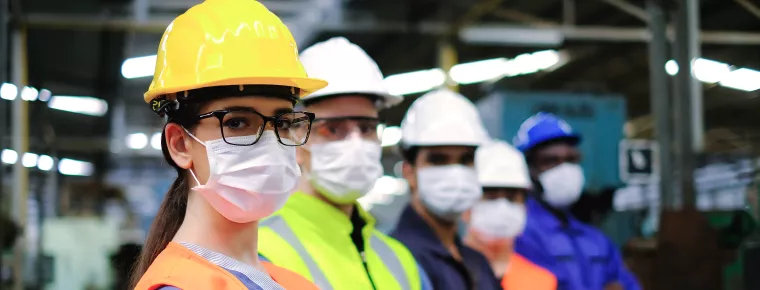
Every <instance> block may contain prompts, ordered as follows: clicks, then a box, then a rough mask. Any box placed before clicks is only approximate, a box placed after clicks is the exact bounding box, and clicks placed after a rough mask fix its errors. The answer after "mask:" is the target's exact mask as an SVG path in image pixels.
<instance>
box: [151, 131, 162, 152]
mask: <svg viewBox="0 0 760 290" xmlns="http://www.w3.org/2000/svg"><path fill="white" fill-rule="evenodd" d="M150 147H153V149H156V150H161V132H156V133H154V134H153V136H151V137H150Z"/></svg>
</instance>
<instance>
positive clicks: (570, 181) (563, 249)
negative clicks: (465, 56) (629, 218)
mask: <svg viewBox="0 0 760 290" xmlns="http://www.w3.org/2000/svg"><path fill="white" fill-rule="evenodd" d="M580 142H581V136H580V134H577V133H576V132H574V131H573V129H572V128H571V127H570V125H568V124H567V122H565V121H564V120H562V119H560V118H558V117H556V116H554V115H552V114H548V113H538V114H536V115H535V116H532V117H530V118H528V119H527V120H525V122H523V124H522V125H521V126H520V129H519V130H518V132H517V136H515V138H514V140H513V143H514V146H515V147H517V148H518V149H519V150H520V151H522V152H523V153H524V154H525V158H526V161H527V163H528V167H529V171H530V176H531V179H532V180H533V183H534V187H533V188H534V192H533V193H532V194H531V196H530V197H529V198H528V200H527V202H526V206H527V208H528V221H527V224H526V227H525V231H524V232H523V235H522V236H520V237H518V238H517V240H516V241H515V250H516V251H517V252H518V253H519V254H520V255H522V256H524V257H526V258H528V259H529V260H531V261H532V262H534V263H536V264H538V265H539V266H542V267H544V268H546V269H548V270H549V271H551V272H552V273H554V275H555V276H556V277H557V282H558V289H563V290H564V289H568V290H613V289H615V290H617V289H625V290H638V289H640V286H639V285H638V282H637V281H636V278H635V277H634V276H633V275H632V274H631V273H630V272H629V271H628V270H627V269H626V267H625V265H624V264H623V261H622V258H621V256H620V252H619V250H618V249H617V248H616V247H615V245H614V244H612V242H611V241H610V240H609V239H607V237H605V236H604V234H603V233H602V232H601V231H599V230H598V229H596V228H594V227H592V226H589V225H586V224H584V223H582V222H580V221H579V220H578V219H576V218H575V217H574V216H572V215H571V214H570V213H569V211H568V208H569V207H570V206H571V205H572V204H573V203H575V202H576V201H577V200H578V199H579V198H580V195H581V192H582V190H583V186H584V183H585V177H584V174H583V169H582V168H581V166H580V162H581V158H582V156H581V153H580V151H579V150H578V144H579V143H580ZM611 157H612V156H611Z"/></svg>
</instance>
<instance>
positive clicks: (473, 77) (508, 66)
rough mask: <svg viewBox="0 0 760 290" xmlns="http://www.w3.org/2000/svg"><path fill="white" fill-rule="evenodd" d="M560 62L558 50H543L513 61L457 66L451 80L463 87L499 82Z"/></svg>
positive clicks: (492, 61) (504, 59) (521, 56)
mask: <svg viewBox="0 0 760 290" xmlns="http://www.w3.org/2000/svg"><path fill="white" fill-rule="evenodd" d="M559 62H560V53H559V52H558V51H556V50H543V51H537V52H534V53H530V54H528V53H526V54H521V55H519V56H517V57H516V58H515V59H513V60H508V59H506V58H495V59H488V60H481V61H476V62H469V63H462V64H458V65H455V66H453V67H452V68H451V70H450V71H449V75H450V76H451V79H453V80H454V81H456V82H457V83H459V84H461V85H467V84H474V83H479V82H484V81H489V80H497V79H500V78H502V77H505V76H517V75H523V74H529V73H535V72H537V71H541V70H546V69H549V68H552V67H553V66H555V65H557V64H558V63H559Z"/></svg>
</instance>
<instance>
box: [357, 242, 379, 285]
mask: <svg viewBox="0 0 760 290" xmlns="http://www.w3.org/2000/svg"><path fill="white" fill-rule="evenodd" d="M359 255H360V256H361V257H362V264H363V265H364V272H365V273H367V279H369V284H370V285H372V289H373V290H377V287H375V281H372V275H370V274H369V266H368V265H367V255H366V254H365V253H364V251H362V252H361V253H359Z"/></svg>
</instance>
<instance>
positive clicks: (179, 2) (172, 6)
mask: <svg viewBox="0 0 760 290" xmlns="http://www.w3.org/2000/svg"><path fill="white" fill-rule="evenodd" d="M150 2H151V3H150V7H155V8H160V9H167V10H177V11H185V10H187V9H189V8H190V7H192V6H194V5H196V4H199V3H200V2H202V1H198V0H152V1H150ZM259 2H260V3H261V4H264V6H266V7H267V9H269V10H270V11H272V12H281V13H291V12H292V13H296V12H301V11H303V10H304V9H305V8H306V7H309V4H310V3H311V1H283V0H275V1H272V0H269V1H267V0H263V1H259Z"/></svg>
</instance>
